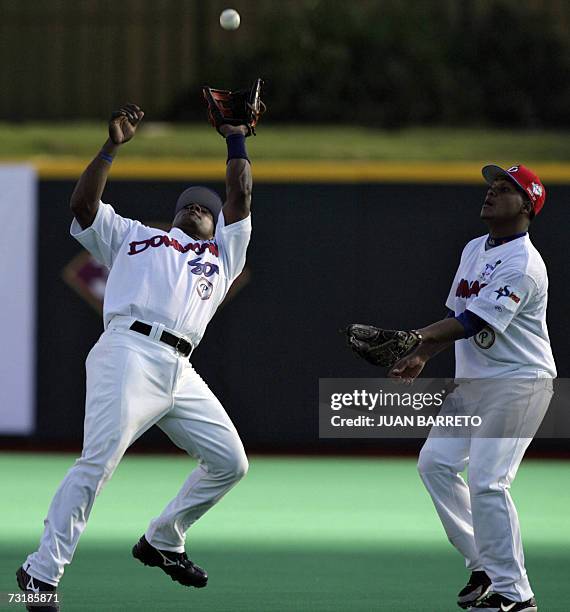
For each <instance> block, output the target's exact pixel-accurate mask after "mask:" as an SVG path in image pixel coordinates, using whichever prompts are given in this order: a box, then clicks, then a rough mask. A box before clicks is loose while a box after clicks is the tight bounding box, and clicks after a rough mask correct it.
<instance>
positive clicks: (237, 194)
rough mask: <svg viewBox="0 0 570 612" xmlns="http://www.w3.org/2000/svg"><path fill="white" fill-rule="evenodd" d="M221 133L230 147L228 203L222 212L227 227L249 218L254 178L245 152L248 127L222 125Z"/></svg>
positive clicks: (227, 187)
mask: <svg viewBox="0 0 570 612" xmlns="http://www.w3.org/2000/svg"><path fill="white" fill-rule="evenodd" d="M219 131H220V133H221V134H222V135H223V136H224V138H225V139H226V142H227V145H228V163H227V166H226V201H225V204H224V207H223V208H222V211H223V213H224V221H225V224H226V225H230V224H231V223H236V222H237V221H241V220H242V219H245V218H246V217H248V216H249V213H250V209H251V191H252V187H253V178H252V175H251V164H250V162H249V158H248V157H247V153H246V150H245V137H246V135H247V127H246V126H243V125H238V126H233V125H227V124H226V125H222V126H220V130H219Z"/></svg>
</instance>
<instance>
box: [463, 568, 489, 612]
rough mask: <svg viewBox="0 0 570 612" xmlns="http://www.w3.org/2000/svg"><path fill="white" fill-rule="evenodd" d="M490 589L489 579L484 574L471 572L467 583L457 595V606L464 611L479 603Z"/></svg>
mask: <svg viewBox="0 0 570 612" xmlns="http://www.w3.org/2000/svg"><path fill="white" fill-rule="evenodd" d="M490 589H491V579H490V578H489V576H487V573H486V572H483V571H479V572H471V577H470V578H469V582H468V583H467V584H466V585H465V586H464V587H463V588H462V589H461V591H459V593H458V594H457V605H458V606H459V607H460V608H463V609H464V610H467V609H468V608H470V607H471V606H472V605H473V604H475V603H477V602H478V601H481V599H483V597H485V595H487V593H489V591H490Z"/></svg>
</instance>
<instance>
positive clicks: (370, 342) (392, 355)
mask: <svg viewBox="0 0 570 612" xmlns="http://www.w3.org/2000/svg"><path fill="white" fill-rule="evenodd" d="M341 331H342V332H343V333H344V334H345V335H346V340H347V343H348V346H349V347H350V348H351V349H352V350H353V351H354V352H355V353H356V354H357V355H358V356H359V357H362V359H366V361H368V363H371V364H372V365H375V366H381V367H384V368H391V367H392V366H393V365H394V364H395V363H397V362H398V361H399V360H400V359H402V357H405V356H406V355H407V354H408V353H410V352H411V351H413V350H414V349H415V348H417V347H418V346H419V345H420V344H421V343H422V336H421V334H419V333H418V332H417V331H399V330H393V329H380V328H379V327H374V326H373V325H364V324H361V323H353V324H352V325H349V326H348V327H347V328H346V329H344V330H341Z"/></svg>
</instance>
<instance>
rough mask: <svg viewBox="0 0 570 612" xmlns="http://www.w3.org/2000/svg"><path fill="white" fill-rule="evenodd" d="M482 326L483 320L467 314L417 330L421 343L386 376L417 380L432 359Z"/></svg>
mask: <svg viewBox="0 0 570 612" xmlns="http://www.w3.org/2000/svg"><path fill="white" fill-rule="evenodd" d="M484 325H485V321H483V319H481V318H480V317H477V316H476V315H474V314H473V313H470V312H468V313H467V314H466V313H464V314H463V315H460V316H459V317H453V316H451V317H448V318H446V319H442V320H441V321H437V322H435V323H432V324H431V325H428V326H427V327H424V328H422V329H418V330H417V331H418V332H419V333H420V334H421V336H422V343H421V344H420V346H419V347H418V348H417V349H416V350H415V351H413V352H412V353H410V355H408V356H406V357H404V358H403V359H400V361H398V362H397V363H396V364H395V365H394V366H393V367H392V369H391V370H390V372H388V376H389V377H391V378H403V379H406V380H412V379H414V378H417V377H418V376H419V374H420V373H421V371H422V370H423V369H424V367H425V365H426V363H427V362H428V361H429V360H430V359H431V358H432V357H434V356H435V355H437V354H438V353H441V352H442V351H444V350H445V349H447V348H449V347H450V346H452V345H453V343H454V342H455V341H456V340H461V339H462V338H469V337H471V336H472V335H474V334H475V333H477V332H478V331H480V330H481V329H482V327H483V326H484Z"/></svg>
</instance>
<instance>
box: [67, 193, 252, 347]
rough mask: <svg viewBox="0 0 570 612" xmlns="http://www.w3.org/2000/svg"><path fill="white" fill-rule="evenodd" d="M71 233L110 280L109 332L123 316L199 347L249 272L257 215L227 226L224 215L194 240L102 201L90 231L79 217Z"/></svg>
mask: <svg viewBox="0 0 570 612" xmlns="http://www.w3.org/2000/svg"><path fill="white" fill-rule="evenodd" d="M71 235H72V236H73V237H74V238H76V239H77V240H78V241H79V242H80V243H81V244H82V245H83V246H84V247H85V248H86V249H87V250H88V251H89V252H90V253H91V254H92V255H93V256H94V257H95V258H96V259H97V260H98V261H99V262H101V263H102V264H104V265H106V266H107V267H108V268H109V270H110V273H109V278H108V280H107V286H106V289H105V299H104V307H103V319H104V324H105V329H107V326H108V325H109V322H110V321H111V319H112V318H113V317H114V316H116V315H126V316H130V317H135V318H137V319H142V320H143V321H148V322H151V323H152V322H156V323H162V324H163V325H165V326H166V327H168V328H170V329H172V330H175V331H177V332H178V333H180V334H181V335H184V336H186V337H187V338H188V339H189V340H190V341H191V342H192V344H193V345H194V346H196V345H197V344H198V343H199V342H200V340H201V338H202V336H203V335H204V331H205V329H206V326H207V325H208V323H209V321H210V319H211V318H212V317H213V316H214V313H215V312H216V309H217V307H218V306H219V304H220V302H221V301H222V300H223V299H224V296H225V295H226V293H227V291H228V289H229V288H230V286H231V284H232V282H233V280H234V279H235V278H236V276H238V274H239V273H240V272H241V271H242V270H243V267H244V265H245V257H246V250H247V246H248V244H249V240H250V236H251V217H250V216H248V217H247V218H245V219H243V220H241V221H238V222H237V223H232V224H231V225H228V226H226V225H225V221H224V215H223V212H220V214H219V217H218V222H217V224H216V232H215V236H214V238H213V239H212V240H195V239H194V238H192V237H191V236H188V235H187V234H185V233H184V232H183V231H182V230H180V229H178V228H172V229H171V230H170V231H168V232H167V231H164V230H160V229H156V228H152V227H148V226H146V225H144V224H142V223H141V222H140V221H134V220H132V219H125V218H124V217H121V216H120V215H118V214H117V213H116V212H115V211H114V209H113V207H112V206H110V205H108V204H104V203H103V202H101V203H100V204H99V210H98V211H97V215H96V217H95V220H94V221H93V223H92V225H91V226H90V227H88V228H87V229H85V230H82V228H81V226H80V225H79V223H78V222H77V220H76V219H74V220H73V222H72V224H71Z"/></svg>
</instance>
